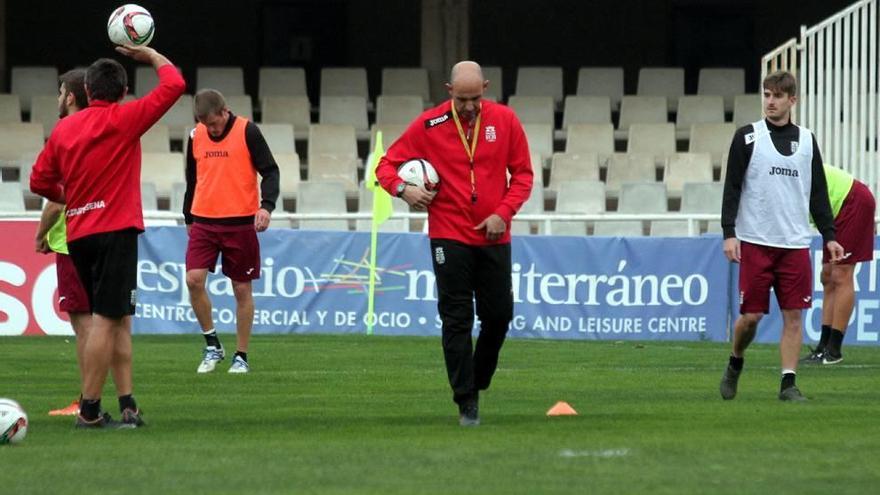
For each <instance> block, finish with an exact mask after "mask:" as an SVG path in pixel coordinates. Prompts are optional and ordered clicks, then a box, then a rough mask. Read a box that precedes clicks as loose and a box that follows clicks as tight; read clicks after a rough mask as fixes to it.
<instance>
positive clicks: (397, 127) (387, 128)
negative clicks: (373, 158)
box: [370, 124, 407, 153]
mask: <svg viewBox="0 0 880 495" xmlns="http://www.w3.org/2000/svg"><path fill="white" fill-rule="evenodd" d="M406 128H407V126H406V125H405V124H373V126H372V127H371V128H370V153H372V152H373V150H374V149H376V132H378V131H382V149H383V150H385V151H387V150H388V148H389V147H390V146H391V145H392V144H393V143H394V141H397V138H399V137H400V135H401V134H403V131H405V130H406Z"/></svg>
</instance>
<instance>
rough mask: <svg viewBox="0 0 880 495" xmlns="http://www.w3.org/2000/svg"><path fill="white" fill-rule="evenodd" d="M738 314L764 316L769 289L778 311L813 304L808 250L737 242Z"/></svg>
mask: <svg viewBox="0 0 880 495" xmlns="http://www.w3.org/2000/svg"><path fill="white" fill-rule="evenodd" d="M740 255H741V261H740V264H739V304H740V307H739V312H740V313H742V314H745V313H768V312H769V311H770V287H773V290H774V291H776V300H777V301H779V308H780V309H806V308H809V307H810V306H811V305H812V303H813V290H812V283H813V277H812V272H811V271H810V270H811V265H810V250H809V249H807V248H802V249H786V248H777V247H770V246H761V245H759V244H751V243H748V242H740Z"/></svg>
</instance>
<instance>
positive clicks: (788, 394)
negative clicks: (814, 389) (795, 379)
mask: <svg viewBox="0 0 880 495" xmlns="http://www.w3.org/2000/svg"><path fill="white" fill-rule="evenodd" d="M779 400H781V401H791V402H804V401H806V400H807V398H806V397H804V396H803V394H801V391H800V390H798V388H797V387H795V386H794V385H792V386H791V387H788V388H786V389H783V390H781V391H780V392H779Z"/></svg>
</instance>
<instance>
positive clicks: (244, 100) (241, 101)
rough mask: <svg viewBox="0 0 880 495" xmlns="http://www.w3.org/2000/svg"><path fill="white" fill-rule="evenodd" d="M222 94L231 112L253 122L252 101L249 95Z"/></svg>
mask: <svg viewBox="0 0 880 495" xmlns="http://www.w3.org/2000/svg"><path fill="white" fill-rule="evenodd" d="M223 96H224V98H225V99H226V106H227V107H229V110H231V111H232V113H234V114H235V115H238V116H240V117H244V118H246V119H248V120H250V121H252V122H253V120H254V102H253V101H252V100H251V97H250V96H249V95H232V96H226V95H223Z"/></svg>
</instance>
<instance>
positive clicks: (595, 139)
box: [565, 124, 614, 165]
mask: <svg viewBox="0 0 880 495" xmlns="http://www.w3.org/2000/svg"><path fill="white" fill-rule="evenodd" d="M566 134H567V136H566V139H565V152H566V153H569V154H581V155H582V154H587V153H596V154H598V155H599V160H600V162H599V163H600V165H601V164H603V163H604V162H605V160H607V158H608V157H609V156H611V154H612V153H614V127H613V126H612V125H611V124H572V125H570V126H569V127H568V132H567V133H566Z"/></svg>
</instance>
